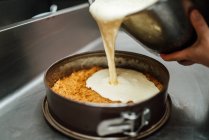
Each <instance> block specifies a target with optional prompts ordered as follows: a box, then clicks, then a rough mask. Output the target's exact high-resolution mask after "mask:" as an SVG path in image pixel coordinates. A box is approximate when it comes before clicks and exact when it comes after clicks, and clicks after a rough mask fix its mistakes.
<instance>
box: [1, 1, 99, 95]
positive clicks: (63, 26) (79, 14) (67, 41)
mask: <svg viewBox="0 0 209 140" xmlns="http://www.w3.org/2000/svg"><path fill="white" fill-rule="evenodd" d="M78 9H81V10H78ZM77 29H79V30H77ZM86 33H89V34H88V36H85V35H84V34H86ZM98 36H99V32H98V30H97V29H96V28H95V24H94V21H93V20H92V19H91V16H90V14H89V13H88V4H84V5H80V6H78V7H74V8H68V9H65V10H60V11H58V12H56V13H55V14H52V15H50V16H47V17H43V18H37V19H31V20H27V21H23V22H22V23H21V24H18V25H15V26H10V27H8V28H4V29H2V30H0V65H1V66H2V67H1V69H0V79H1V81H0V97H3V96H7V95H8V94H10V93H11V92H13V91H14V90H17V89H18V88H19V86H21V85H22V84H24V83H25V82H27V81H29V80H32V78H33V77H34V76H36V75H37V74H39V73H40V72H43V71H44V70H45V69H46V68H47V67H48V66H49V65H50V64H51V63H53V62H54V61H56V60H57V59H60V58H62V57H63V56H66V55H68V54H71V53H73V52H75V51H77V50H79V49H81V48H82V47H83V46H85V45H87V44H88V43H89V42H91V41H93V40H94V39H95V38H96V37H98ZM78 38H79V41H78ZM75 40H77V41H75ZM16 79H18V80H16ZM14 81H16V82H14Z"/></svg>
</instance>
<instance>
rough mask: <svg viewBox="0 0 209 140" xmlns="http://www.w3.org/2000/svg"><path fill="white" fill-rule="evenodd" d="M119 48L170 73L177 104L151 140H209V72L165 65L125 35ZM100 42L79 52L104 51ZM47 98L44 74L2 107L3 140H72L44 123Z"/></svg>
mask: <svg viewBox="0 0 209 140" xmlns="http://www.w3.org/2000/svg"><path fill="white" fill-rule="evenodd" d="M117 46H118V47H117V49H118V50H125V51H131V52H137V53H142V54H145V55H148V56H150V57H153V58H155V59H157V60H159V61H160V62H162V63H163V64H164V65H165V66H166V67H167V68H168V69H169V72H170V76H171V77H170V86H169V90H168V92H169V94H170V96H171V98H172V101H173V108H172V109H173V110H172V115H171V118H170V120H169V121H168V123H167V124H166V125H165V126H164V127H163V128H162V129H161V130H160V131H158V132H157V133H155V134H154V135H153V136H151V137H148V138H147V140H208V139H209V127H208V126H209V113H208V110H209V109H208V107H209V86H208V82H207V81H209V69H208V68H206V67H204V66H201V65H194V66H190V67H184V66H181V65H179V64H177V63H176V62H172V63H167V62H163V61H162V60H161V59H160V58H159V57H158V56H155V55H153V54H150V53H149V52H147V51H146V50H144V49H143V48H142V47H140V46H139V44H137V43H136V42H135V41H134V40H132V39H131V38H130V37H129V36H127V35H126V34H125V33H120V34H119V36H118V41H117ZM101 49H102V43H101V40H100V39H97V40H95V41H93V42H92V43H91V44H89V45H88V46H87V47H85V48H84V49H81V50H80V51H79V52H76V53H80V52H85V51H93V50H101ZM44 96H45V89H44V85H43V74H41V75H40V76H38V77H37V78H35V79H34V80H32V82H30V83H29V84H27V85H26V86H24V87H23V88H22V89H20V90H19V91H17V92H16V94H14V95H13V96H11V97H9V98H8V99H7V100H5V101H4V102H2V103H1V104H0V109H1V111H0V139H2V140H13V139H15V140H29V139H31V140H32V139H34V140H44V139H48V140H49V139H50V140H53V139H56V140H58V139H59V140H65V139H69V138H67V137H65V136H63V135H62V134H60V133H58V132H56V131H54V130H53V129H51V128H50V127H49V126H48V125H47V124H46V122H45V121H44V118H43V115H42V110H41V104H42V101H43V98H44Z"/></svg>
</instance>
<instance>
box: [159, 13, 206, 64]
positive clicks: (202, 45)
mask: <svg viewBox="0 0 209 140" xmlns="http://www.w3.org/2000/svg"><path fill="white" fill-rule="evenodd" d="M190 20H191V22H192V25H193V27H194V29H195V31H196V33H197V40H196V42H195V43H194V44H193V45H192V46H190V47H188V48H186V49H184V50H181V51H177V52H174V53H171V54H161V55H160V56H161V57H162V59H164V60H165V61H178V62H179V63H180V64H182V65H192V64H194V63H199V64H203V65H205V66H208V67H209V28H208V25H207V23H206V22H205V20H204V18H203V17H202V15H201V14H200V13H199V12H198V11H197V10H193V11H192V12H191V14H190Z"/></svg>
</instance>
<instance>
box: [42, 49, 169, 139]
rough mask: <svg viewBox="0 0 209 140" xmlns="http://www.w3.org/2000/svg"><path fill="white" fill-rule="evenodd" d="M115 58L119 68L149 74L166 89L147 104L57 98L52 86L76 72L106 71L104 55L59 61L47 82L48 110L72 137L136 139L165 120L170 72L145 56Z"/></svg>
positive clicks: (46, 77) (82, 55) (103, 53)
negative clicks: (94, 68)
mask: <svg viewBox="0 0 209 140" xmlns="http://www.w3.org/2000/svg"><path fill="white" fill-rule="evenodd" d="M115 55H116V58H115V63H116V66H117V67H120V68H128V69H134V70H137V71H140V72H145V73H149V74H151V75H152V76H154V77H155V78H156V79H158V80H159V81H160V82H162V84H163V86H164V88H163V90H162V91H160V93H159V94H157V95H155V96H154V97H151V98H150V99H148V100H146V101H143V102H140V103H134V104H122V103H121V104H94V103H81V102H76V101H73V100H70V99H67V98H64V97H62V96H60V95H58V94H57V93H55V92H54V91H52V90H51V87H52V86H53V85H54V83H55V82H56V81H57V80H59V79H61V78H63V77H65V76H68V75H70V74H71V73H72V72H74V71H78V70H81V69H85V68H91V67H93V66H100V67H104V68H107V60H106V56H105V52H103V51H100V52H90V53H84V54H78V55H75V56H71V57H67V58H65V59H63V60H60V61H58V62H56V63H55V64H54V65H52V66H51V67H50V68H49V69H48V71H47V72H46V74H45V79H44V80H45V86H46V95H47V100H46V101H47V105H48V110H49V113H50V114H51V116H52V118H53V120H55V121H56V122H57V123H58V124H60V125H61V126H62V127H64V128H66V129H69V130H71V132H72V134H73V136H74V134H75V133H76V134H78V135H80V136H81V137H80V138H86V139H87V138H89V137H90V139H94V138H95V139H96V138H101V137H104V138H110V137H111V138H118V137H127V136H128V137H130V136H131V137H136V136H137V135H138V134H139V133H140V132H144V131H146V130H149V129H150V128H153V127H154V126H155V125H156V124H159V122H160V121H161V120H162V118H163V117H165V113H166V101H167V92H166V91H167V87H168V82H169V73H168V71H167V69H166V68H165V67H164V66H163V65H162V64H161V63H159V62H158V61H156V60H154V59H152V58H149V57H147V56H144V55H140V54H136V53H130V52H122V51H116V54H115ZM107 92H108V91H107ZM127 94H128V93H127ZM45 117H46V116H45ZM167 118H168V116H167ZM78 135H77V136H78ZM70 136H72V135H70ZM85 136H86V137H85ZM76 138H77V137H76Z"/></svg>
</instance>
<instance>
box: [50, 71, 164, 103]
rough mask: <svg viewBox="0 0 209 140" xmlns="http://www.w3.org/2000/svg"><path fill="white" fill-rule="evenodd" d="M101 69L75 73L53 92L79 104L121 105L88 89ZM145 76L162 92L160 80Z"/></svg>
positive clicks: (55, 85) (59, 83)
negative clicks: (91, 77)
mask: <svg viewBox="0 0 209 140" xmlns="http://www.w3.org/2000/svg"><path fill="white" fill-rule="evenodd" d="M101 69H102V68H100V67H92V68H90V69H83V70H80V71H77V72H73V73H72V74H71V75H69V76H66V77H64V78H63V79H60V80H58V81H57V82H56V83H55V84H54V86H53V87H52V90H53V91H54V92H56V93H57V94H59V95H61V96H63V97H65V98H68V99H71V100H74V101H79V102H92V103H121V102H120V101H111V100H110V99H107V98H104V97H102V96H101V95H99V94H98V93H97V92H95V91H93V90H91V89H90V88H87V87H86V80H87V79H88V78H89V77H90V76H91V75H92V74H94V73H95V72H97V71H99V70H101ZM145 75H146V77H147V79H148V80H150V81H151V82H153V83H154V84H155V86H156V87H157V88H158V89H159V90H162V88H163V86H162V84H161V83H160V82H159V81H158V80H156V79H155V78H153V77H152V76H151V75H149V74H145Z"/></svg>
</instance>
